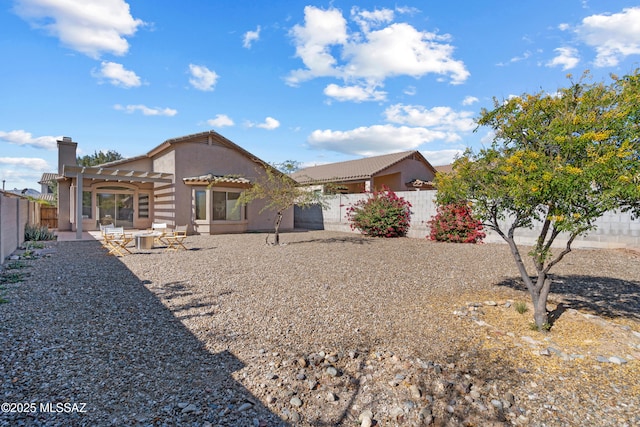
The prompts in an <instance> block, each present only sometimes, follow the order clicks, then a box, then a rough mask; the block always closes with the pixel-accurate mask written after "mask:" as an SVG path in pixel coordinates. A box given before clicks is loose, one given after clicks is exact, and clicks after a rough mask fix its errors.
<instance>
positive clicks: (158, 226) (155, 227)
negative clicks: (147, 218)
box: [150, 222, 167, 246]
mask: <svg viewBox="0 0 640 427" xmlns="http://www.w3.org/2000/svg"><path fill="white" fill-rule="evenodd" d="M150 231H152V232H153V233H155V234H157V235H156V237H155V238H154V239H153V244H154V245H162V246H167V241H166V240H165V239H164V238H165V236H166V235H167V223H165V222H154V223H152V224H151V230H150Z"/></svg>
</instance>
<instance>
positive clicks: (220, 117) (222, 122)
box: [207, 114, 235, 128]
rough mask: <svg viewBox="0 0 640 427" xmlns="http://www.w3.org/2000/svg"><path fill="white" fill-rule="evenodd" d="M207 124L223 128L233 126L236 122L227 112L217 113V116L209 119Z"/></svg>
mask: <svg viewBox="0 0 640 427" xmlns="http://www.w3.org/2000/svg"><path fill="white" fill-rule="evenodd" d="M207 124H208V125H210V126H213V127H217V128H221V127H225V126H233V125H234V124H235V123H234V122H233V120H231V118H230V117H229V116H227V115H226V114H216V117H215V118H213V119H209V120H207Z"/></svg>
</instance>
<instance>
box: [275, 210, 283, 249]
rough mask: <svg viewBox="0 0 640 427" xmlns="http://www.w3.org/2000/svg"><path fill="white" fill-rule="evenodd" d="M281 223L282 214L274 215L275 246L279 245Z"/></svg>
mask: <svg viewBox="0 0 640 427" xmlns="http://www.w3.org/2000/svg"><path fill="white" fill-rule="evenodd" d="M281 222H282V212H278V214H277V215H276V224H275V227H274V228H275V235H276V236H275V244H276V245H279V244H280V233H279V230H280V223H281Z"/></svg>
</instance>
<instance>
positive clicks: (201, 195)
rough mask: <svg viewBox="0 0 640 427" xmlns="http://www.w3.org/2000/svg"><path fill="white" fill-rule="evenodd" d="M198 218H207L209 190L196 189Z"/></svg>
mask: <svg viewBox="0 0 640 427" xmlns="http://www.w3.org/2000/svg"><path fill="white" fill-rule="evenodd" d="M195 200H196V219H207V192H206V191H205V190H196V191H195Z"/></svg>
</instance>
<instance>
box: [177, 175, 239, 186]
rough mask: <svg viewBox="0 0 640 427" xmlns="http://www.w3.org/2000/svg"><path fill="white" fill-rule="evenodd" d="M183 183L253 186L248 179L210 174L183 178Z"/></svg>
mask: <svg viewBox="0 0 640 427" xmlns="http://www.w3.org/2000/svg"><path fill="white" fill-rule="evenodd" d="M182 181H183V182H184V183H185V184H211V183H212V182H216V183H228V184H251V181H249V180H248V179H246V178H242V177H236V176H225V175H214V174H212V173H208V174H206V175H199V176H190V177H185V178H182Z"/></svg>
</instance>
